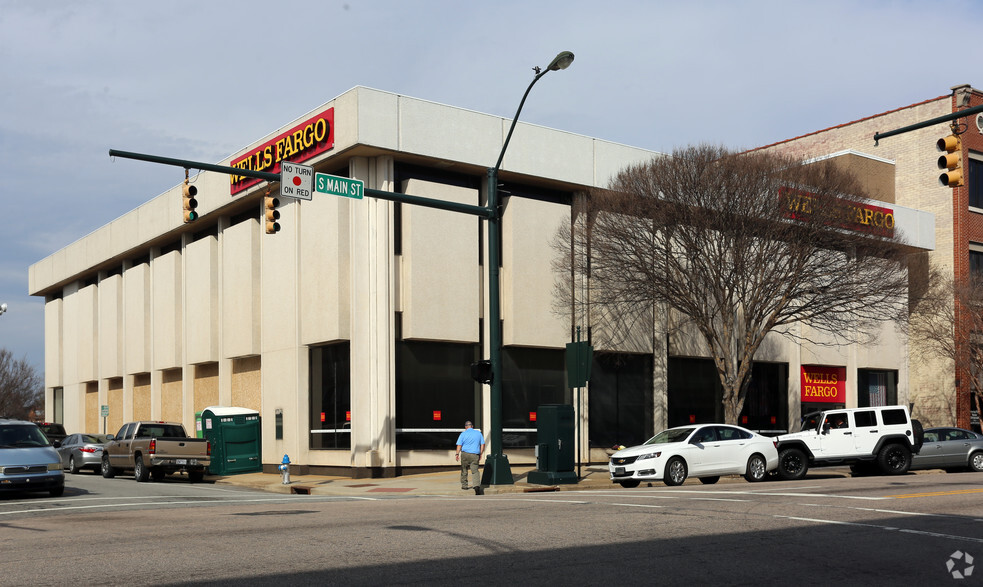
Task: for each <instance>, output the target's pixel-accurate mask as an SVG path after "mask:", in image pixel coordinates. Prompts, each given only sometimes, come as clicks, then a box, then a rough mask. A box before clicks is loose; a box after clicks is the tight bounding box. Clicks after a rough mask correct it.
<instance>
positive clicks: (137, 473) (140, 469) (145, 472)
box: [133, 456, 150, 483]
mask: <svg viewBox="0 0 983 587" xmlns="http://www.w3.org/2000/svg"><path fill="white" fill-rule="evenodd" d="M133 478H134V479H136V480H137V483H143V482H145V481H146V480H147V479H149V478H150V470H149V469H147V467H145V466H144V465H143V457H142V456H141V457H137V460H136V461H134V462H133Z"/></svg>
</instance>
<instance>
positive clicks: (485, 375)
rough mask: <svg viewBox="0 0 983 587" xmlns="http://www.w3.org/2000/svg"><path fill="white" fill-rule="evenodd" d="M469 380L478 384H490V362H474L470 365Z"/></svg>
mask: <svg viewBox="0 0 983 587" xmlns="http://www.w3.org/2000/svg"><path fill="white" fill-rule="evenodd" d="M471 379H474V380H475V381H477V382H478V383H491V382H492V364H491V361H475V362H474V363H471Z"/></svg>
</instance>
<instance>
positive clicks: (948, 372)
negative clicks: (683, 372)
mask: <svg viewBox="0 0 983 587" xmlns="http://www.w3.org/2000/svg"><path fill="white" fill-rule="evenodd" d="M981 104H983V93H981V92H980V91H979V90H976V89H974V88H972V87H971V86H969V85H959V86H954V87H953V88H952V92H951V93H950V94H947V95H942V96H939V97H936V98H932V99H928V100H925V101H923V102H918V103H916V104H911V105H909V106H904V107H901V108H898V109H896V110H891V111H888V112H884V113H881V114H876V115H873V116H869V117H866V118H862V119H860V120H855V121H852V122H847V123H844V124H841V125H838V126H834V127H831V128H827V129H823V130H820V131H817V132H814V133H810V134H807V135H803V136H800V137H796V138H792V139H788V140H786V141H781V142H779V143H775V144H772V145H767V146H764V147H761V149H764V150H775V151H783V152H786V153H791V154H794V155H795V156H797V157H801V158H802V159H809V158H819V157H829V156H837V155H843V154H854V155H863V156H866V157H869V158H877V159H879V160H881V161H885V162H888V163H890V164H891V166H893V169H894V173H893V175H894V177H893V190H890V189H889V190H871V191H872V194H871V195H872V196H873V197H875V198H876V199H881V200H884V201H890V202H892V203H896V204H899V205H902V206H909V207H912V208H916V209H919V210H924V211H927V212H931V213H933V214H934V215H935V221H936V226H935V238H936V247H935V250H934V251H931V252H929V253H927V261H928V263H929V264H930V265H932V266H934V267H936V268H939V269H940V270H942V272H943V274H945V275H948V276H952V277H954V278H955V279H956V280H957V281H959V280H965V279H967V278H968V277H969V275H970V271H971V266H972V265H973V263H975V261H972V260H971V258H976V256H977V255H979V256H980V257H979V258H980V259H983V201H978V200H983V198H979V196H975V195H973V196H971V194H979V192H980V188H981V187H983V186H980V185H979V184H980V183H981V181H980V178H979V175H978V173H974V171H975V170H977V169H979V166H981V165H983V124H979V123H978V122H977V120H978V118H977V116H969V117H965V118H960V119H958V120H957V121H956V122H957V123H958V124H959V126H958V128H957V132H958V133H959V136H960V138H961V140H962V152H961V157H962V167H963V177H964V182H963V185H962V186H961V187H955V188H950V187H947V186H943V185H941V183H940V181H939V179H938V178H939V174H940V170H939V168H938V165H937V160H938V158H939V154H940V153H939V150H938V149H937V147H936V142H937V141H938V140H939V139H940V138H943V137H945V136H947V135H949V134H950V133H951V132H952V131H951V129H950V124H949V123H948V122H941V123H939V124H935V125H932V126H928V127H925V128H921V129H917V130H912V131H910V132H905V133H902V134H898V135H895V136H891V137H889V138H883V139H881V140H880V141H875V140H874V134H875V133H878V132H886V131H890V130H894V129H899V128H904V127H907V126H909V125H913V124H915V123H919V122H923V121H927V120H932V119H935V118H939V117H942V116H946V115H948V114H950V113H954V112H957V111H959V110H964V109H967V108H972V107H975V106H979V105H981ZM979 120H980V121H981V122H983V118H980V119H979ZM854 171H855V172H857V173H858V174H859V175H861V176H863V177H864V178H866V179H867V180H868V183H869V184H871V183H873V184H875V185H876V184H877V182H878V178H877V177H874V176H872V175H870V174H869V173H868V171H867V170H863V169H854ZM967 176H968V177H967ZM974 180H975V181H974ZM976 266H977V267H983V262H981V263H979V264H978V265H976ZM961 312H965V309H962V308H958V307H957V308H956V321H957V323H960V322H963V323H965V319H964V316H965V314H961ZM961 317H962V318H961ZM916 350H917V349H916ZM911 356H912V357H919V358H910V359H909V360H910V361H911V364H910V365H909V372H910V401H911V403H912V404H913V410H914V413H915V415H916V416H917V417H919V418H921V419H922V421H923V422H925V423H926V425H952V424H955V425H958V426H961V427H963V428H970V426H977V427H978V421H977V419H976V417H975V413H974V412H975V409H974V408H973V407H972V406H971V401H970V400H971V398H970V386H969V378H970V377H971V374H970V373H969V369H967V368H965V367H962V366H959V365H957V364H956V362H955V361H953V360H952V359H947V358H942V357H936V358H935V359H925V358H920V356H921V353H918V352H913V353H912V354H911Z"/></svg>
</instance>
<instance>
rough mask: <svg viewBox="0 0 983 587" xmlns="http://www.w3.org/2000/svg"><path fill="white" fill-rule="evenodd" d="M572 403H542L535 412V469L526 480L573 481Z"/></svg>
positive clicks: (575, 479) (574, 480)
mask: <svg viewBox="0 0 983 587" xmlns="http://www.w3.org/2000/svg"><path fill="white" fill-rule="evenodd" d="M573 433H574V416H573V406H568V405H542V406H539V409H538V411H537V412H536V470H535V471H530V472H529V476H528V477H527V478H526V480H527V481H528V482H529V483H536V484H538V485H556V484H560V483H576V482H577V481H578V479H577V474H576V473H575V472H574V470H573V465H574V460H575V458H574V450H575V449H576V446H575V445H574V441H573Z"/></svg>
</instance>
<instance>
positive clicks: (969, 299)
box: [909, 267, 983, 417]
mask: <svg viewBox="0 0 983 587" xmlns="http://www.w3.org/2000/svg"><path fill="white" fill-rule="evenodd" d="M919 285H920V286H921V287H920V288H919V290H920V291H919V292H918V295H916V296H913V299H912V302H911V319H910V321H909V336H910V338H911V341H912V343H913V344H912V348H913V349H914V352H915V353H916V354H917V355H918V356H919V358H929V356H936V357H941V358H944V359H949V360H951V361H952V362H953V364H954V367H955V373H954V374H955V375H956V377H957V378H959V379H961V380H967V379H968V380H969V392H970V394H971V396H972V397H973V398H974V399H975V400H976V405H977V406H983V279H981V278H980V277H978V276H973V277H970V278H969V279H962V280H957V279H955V278H954V277H953V276H952V275H951V274H950V273H948V272H944V271H942V270H940V269H939V268H938V267H932V268H931V269H930V270H929V271H928V274H927V278H926V280H925V281H924V282H922V283H920V284H919ZM952 415H953V417H955V416H956V411H955V410H953V411H952Z"/></svg>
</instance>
